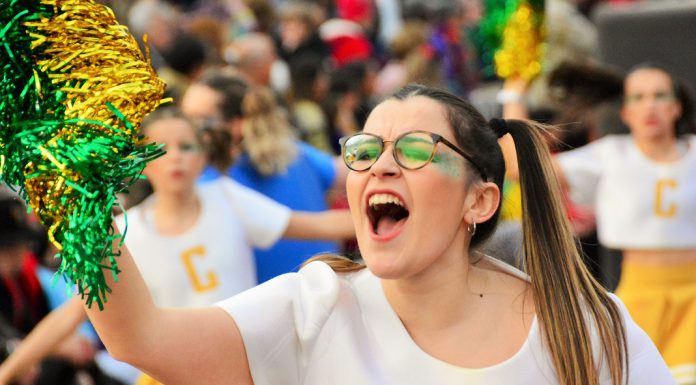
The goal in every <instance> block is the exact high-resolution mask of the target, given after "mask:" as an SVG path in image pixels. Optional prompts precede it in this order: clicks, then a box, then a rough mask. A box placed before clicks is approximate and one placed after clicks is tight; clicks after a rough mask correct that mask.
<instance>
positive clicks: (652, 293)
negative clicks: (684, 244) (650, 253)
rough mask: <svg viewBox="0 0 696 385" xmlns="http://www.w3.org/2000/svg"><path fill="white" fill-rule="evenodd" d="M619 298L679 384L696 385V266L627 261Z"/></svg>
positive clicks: (623, 267)
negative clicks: (654, 264) (657, 264)
mask: <svg viewBox="0 0 696 385" xmlns="http://www.w3.org/2000/svg"><path fill="white" fill-rule="evenodd" d="M616 295H618V296H619V298H621V300H622V301H623V302H624V303H625V304H626V307H627V308H628V311H629V312H630V313H631V317H632V318H633V319H634V320H635V321H636V323H637V324H638V325H639V326H640V327H641V328H642V329H643V330H645V332H646V333H647V334H648V335H649V336H650V338H652V340H653V342H654V343H655V345H656V346H657V349H658V350H659V351H660V353H661V354H662V357H663V358H664V359H665V362H667V365H668V366H669V367H670V370H671V371H672V374H673V375H674V377H675V379H676V380H677V383H678V384H680V385H686V384H688V385H696V263H690V264H688V265H677V266H666V267H662V266H657V267H656V266H645V265H636V264H632V263H630V262H625V263H624V264H623V266H622V268H621V281H620V282H619V287H618V288H617V289H616Z"/></svg>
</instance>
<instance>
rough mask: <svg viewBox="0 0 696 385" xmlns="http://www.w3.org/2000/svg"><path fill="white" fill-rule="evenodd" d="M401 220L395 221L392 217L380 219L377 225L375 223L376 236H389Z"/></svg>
mask: <svg viewBox="0 0 696 385" xmlns="http://www.w3.org/2000/svg"><path fill="white" fill-rule="evenodd" d="M401 221H403V219H401V220H399V221H397V220H395V219H394V218H392V217H388V216H385V217H382V218H381V219H380V220H379V223H377V235H388V234H391V233H392V232H393V231H394V230H395V229H396V227H397V225H398V224H399V223H401Z"/></svg>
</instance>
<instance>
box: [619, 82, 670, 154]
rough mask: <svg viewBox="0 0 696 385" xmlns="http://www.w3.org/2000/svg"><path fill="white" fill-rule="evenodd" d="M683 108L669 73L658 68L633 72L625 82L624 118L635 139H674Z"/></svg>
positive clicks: (622, 116)
mask: <svg viewBox="0 0 696 385" xmlns="http://www.w3.org/2000/svg"><path fill="white" fill-rule="evenodd" d="M681 113H682V107H681V104H680V103H679V101H678V100H677V98H676V95H675V93H674V87H673V85H672V80H671V78H670V76H669V75H668V74H666V73H665V72H663V71H662V70H659V69H655V68H642V69H638V70H636V71H634V72H632V73H631V74H630V75H628V77H627V78H626V80H625V83H624V103H623V107H622V109H621V118H622V120H623V121H624V123H626V125H627V126H628V127H629V128H630V129H631V133H632V134H633V136H634V138H636V140H639V141H640V140H646V141H654V140H659V139H663V138H665V137H669V136H675V135H676V134H675V125H676V122H677V120H678V119H679V117H680V115H681Z"/></svg>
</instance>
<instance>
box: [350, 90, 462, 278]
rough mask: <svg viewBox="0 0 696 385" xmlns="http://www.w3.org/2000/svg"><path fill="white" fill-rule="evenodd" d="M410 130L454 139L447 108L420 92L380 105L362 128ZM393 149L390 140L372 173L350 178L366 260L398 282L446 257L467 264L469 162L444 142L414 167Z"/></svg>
mask: <svg viewBox="0 0 696 385" xmlns="http://www.w3.org/2000/svg"><path fill="white" fill-rule="evenodd" d="M412 130H424V131H429V132H433V133H436V134H439V135H442V136H443V137H444V138H445V139H447V140H449V141H450V142H452V143H456V141H455V139H454V136H453V134H452V130H451V128H450V125H449V123H448V121H447V119H446V115H445V110H444V108H443V107H442V106H441V105H440V104H439V103H438V102H436V101H434V100H432V99H430V98H426V97H422V96H416V97H412V98H409V99H407V100H404V101H400V100H395V99H389V100H387V101H385V102H383V103H382V104H380V105H378V106H377V107H376V108H375V109H374V110H373V111H372V113H371V114H370V116H369V118H368V120H367V122H366V124H365V128H364V132H366V133H371V134H375V135H378V136H380V137H382V138H383V139H384V140H385V141H392V140H394V139H395V138H396V137H398V136H399V135H400V134H402V133H404V132H407V131H412ZM392 146H393V143H391V142H390V143H385V150H384V152H383V153H382V155H381V156H380V157H379V159H377V161H376V163H375V164H374V165H372V167H371V168H370V169H369V170H367V171H361V172H356V171H351V172H350V173H349V175H348V179H347V190H348V202H349V204H350V209H351V213H352V215H353V221H354V223H355V226H356V236H357V239H358V243H359V245H360V251H361V254H362V256H363V258H364V259H365V262H366V264H367V265H368V267H369V268H370V270H371V271H372V272H373V273H374V274H375V275H377V276H379V277H381V278H387V279H396V278H407V277H412V276H415V275H417V274H420V273H422V272H424V271H425V270H427V269H429V268H432V267H433V266H436V265H439V266H443V265H442V264H439V263H438V262H439V261H442V260H450V261H465V259H464V258H462V254H463V252H464V250H465V248H466V246H467V245H466V244H465V240H466V238H467V237H468V235H467V233H466V225H467V223H466V222H464V219H465V216H466V215H467V207H468V206H469V200H470V199H469V198H470V197H468V195H471V194H467V193H468V186H467V178H468V176H467V175H468V173H469V172H470V171H469V170H468V168H467V166H466V164H465V162H466V161H465V160H464V159H463V158H462V157H461V156H459V155H458V154H456V153H455V152H454V151H453V150H451V149H450V148H448V147H447V146H445V145H443V144H441V143H440V144H438V145H437V146H436V153H435V156H434V158H433V161H432V162H430V163H429V164H427V165H426V166H424V167H423V168H420V169H417V170H407V169H402V168H401V167H399V165H398V164H397V163H396V161H395V160H394V157H393V155H392ZM472 190H473V189H472ZM388 202H391V203H390V204H385V203H388ZM380 203H381V205H380ZM395 206H403V207H395ZM404 214H407V216H406V217H405V218H402V217H403V216H404ZM392 215H393V216H392ZM450 257H451V258H450ZM457 263H459V262H457Z"/></svg>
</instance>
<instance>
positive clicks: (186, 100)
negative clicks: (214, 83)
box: [181, 84, 242, 143]
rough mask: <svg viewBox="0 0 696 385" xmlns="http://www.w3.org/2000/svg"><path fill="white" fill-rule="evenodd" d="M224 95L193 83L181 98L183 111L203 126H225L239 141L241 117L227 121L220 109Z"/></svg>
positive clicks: (236, 140)
mask: <svg viewBox="0 0 696 385" xmlns="http://www.w3.org/2000/svg"><path fill="white" fill-rule="evenodd" d="M222 98H223V96H222V95H221V94H220V93H219V92H218V91H216V90H214V89H213V88H210V87H208V86H206V85H203V84H192V85H191V86H189V87H188V88H187V89H186V92H185V93H184V96H183V97H182V99H181V112H183V113H184V115H186V117H187V118H189V119H191V120H192V121H194V122H196V123H197V124H201V126H207V127H215V128H224V129H225V130H227V131H228V132H229V134H230V135H231V136H232V138H233V142H234V143H237V142H239V141H240V140H241V137H242V124H241V119H233V120H232V121H225V118H224V116H223V114H222V112H221V111H220V109H221V105H222Z"/></svg>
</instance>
